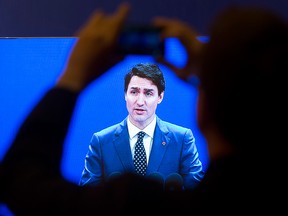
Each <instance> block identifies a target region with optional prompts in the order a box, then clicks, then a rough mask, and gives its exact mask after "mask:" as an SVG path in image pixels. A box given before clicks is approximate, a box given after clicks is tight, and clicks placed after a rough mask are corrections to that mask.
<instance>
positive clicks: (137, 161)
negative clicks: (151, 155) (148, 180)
mask: <svg viewBox="0 0 288 216" xmlns="http://www.w3.org/2000/svg"><path fill="white" fill-rule="evenodd" d="M144 136H145V132H143V131H140V132H139V133H138V140H137V142H136V145H135V152H134V166H135V170H136V173H138V174H139V175H142V176H144V175H145V174H146V168H147V164H146V163H147V162H146V152H145V148H144V145H143V137H144Z"/></svg>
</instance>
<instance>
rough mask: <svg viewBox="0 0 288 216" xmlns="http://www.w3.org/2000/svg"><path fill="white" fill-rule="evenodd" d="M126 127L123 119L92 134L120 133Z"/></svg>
mask: <svg viewBox="0 0 288 216" xmlns="http://www.w3.org/2000/svg"><path fill="white" fill-rule="evenodd" d="M125 127H127V121H126V119H124V120H123V121H122V122H120V123H117V124H114V125H111V126H109V127H106V128H104V129H102V130H100V131H97V132H95V133H94V134H93V136H100V137H102V136H107V135H112V134H117V133H121V132H122V130H123V129H124V128H125Z"/></svg>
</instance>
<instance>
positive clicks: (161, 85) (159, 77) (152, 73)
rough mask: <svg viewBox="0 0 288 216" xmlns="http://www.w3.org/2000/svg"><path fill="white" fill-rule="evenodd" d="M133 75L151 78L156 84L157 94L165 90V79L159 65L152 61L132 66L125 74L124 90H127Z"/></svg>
mask: <svg viewBox="0 0 288 216" xmlns="http://www.w3.org/2000/svg"><path fill="white" fill-rule="evenodd" d="M133 76H138V77H141V78H145V79H148V80H151V81H152V83H153V84H155V85H156V86H157V89H158V94H159V95H160V94H161V93H162V92H164V91H165V79H164V75H163V73H162V71H161V70H160V68H159V66H158V65H156V64H152V63H139V64H136V65H134V66H133V67H132V69H131V70H130V71H129V72H128V73H127V74H126V75H125V78H124V79H125V83H124V92H125V93H126V92H127V89H128V85H129V83H130V80H131V78H132V77H133Z"/></svg>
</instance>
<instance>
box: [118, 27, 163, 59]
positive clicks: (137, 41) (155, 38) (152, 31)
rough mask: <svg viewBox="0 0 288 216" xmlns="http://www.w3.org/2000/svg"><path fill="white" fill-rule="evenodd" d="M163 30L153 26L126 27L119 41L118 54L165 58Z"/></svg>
mask: <svg viewBox="0 0 288 216" xmlns="http://www.w3.org/2000/svg"><path fill="white" fill-rule="evenodd" d="M160 34H161V29H160V28H156V27H153V26H125V27H124V29H123V31H122V32H121V34H120V37H119V41H118V52H120V53H122V54H138V55H152V56H155V57H157V56H164V41H163V40H162V38H161V36H160Z"/></svg>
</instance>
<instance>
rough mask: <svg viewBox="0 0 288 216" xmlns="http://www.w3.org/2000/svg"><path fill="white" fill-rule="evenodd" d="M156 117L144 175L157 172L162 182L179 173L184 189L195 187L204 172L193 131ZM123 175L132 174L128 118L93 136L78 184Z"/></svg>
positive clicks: (91, 182)
mask: <svg viewBox="0 0 288 216" xmlns="http://www.w3.org/2000/svg"><path fill="white" fill-rule="evenodd" d="M156 118H157V120H156V128H155V132H154V138H153V144H152V149H151V153H150V158H149V163H148V167H147V174H146V175H147V176H149V175H153V173H158V174H161V176H162V177H163V179H164V180H165V179H167V177H168V176H169V175H170V177H171V176H173V175H175V174H179V175H181V176H182V179H183V186H184V188H186V189H192V188H194V186H195V185H197V184H198V183H199V182H200V180H201V179H202V178H203V176H204V172H203V168H202V163H201V161H200V159H199V154H198V151H197V147H196V144H195V138H194V136H193V134H192V131H191V130H190V129H188V128H184V127H181V126H178V125H175V124H171V123H168V122H165V121H162V120H161V119H160V118H159V117H156ZM126 172H133V173H134V172H135V169H134V165H133V158H132V153H131V149H130V144H129V134H128V127H127V118H126V119H124V120H123V121H122V122H121V123H119V124H116V125H113V126H110V127H108V128H106V129H104V130H102V131H100V132H97V133H94V134H93V136H92V139H91V142H90V145H89V150H88V153H87V155H86V158H85V167H84V170H83V173H82V177H81V179H80V183H79V184H80V185H97V184H99V183H100V182H102V181H104V180H107V179H109V177H110V176H113V175H114V174H116V173H126ZM168 178H169V177H168ZM181 181H182V180H181Z"/></svg>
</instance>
